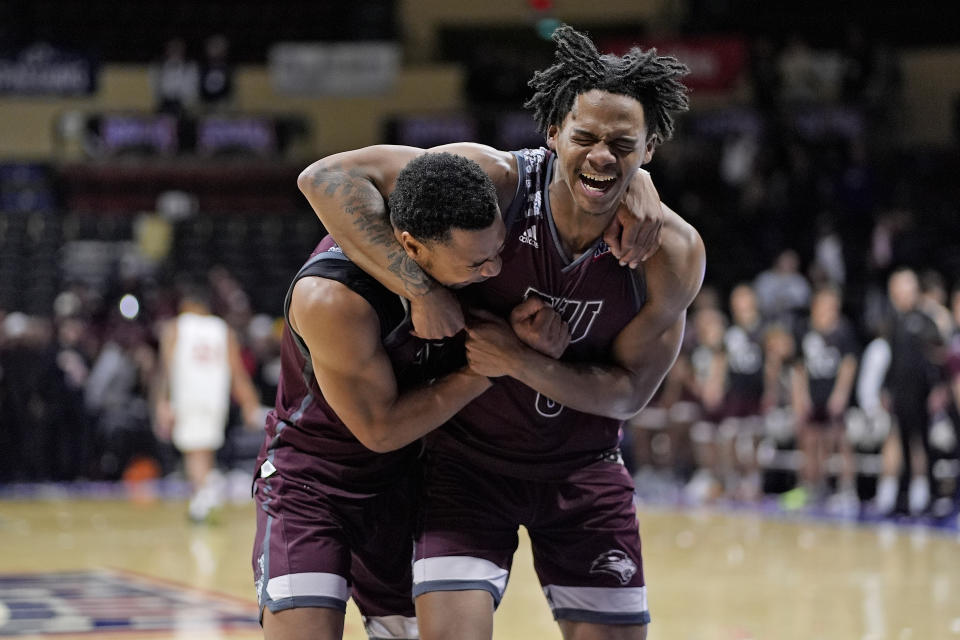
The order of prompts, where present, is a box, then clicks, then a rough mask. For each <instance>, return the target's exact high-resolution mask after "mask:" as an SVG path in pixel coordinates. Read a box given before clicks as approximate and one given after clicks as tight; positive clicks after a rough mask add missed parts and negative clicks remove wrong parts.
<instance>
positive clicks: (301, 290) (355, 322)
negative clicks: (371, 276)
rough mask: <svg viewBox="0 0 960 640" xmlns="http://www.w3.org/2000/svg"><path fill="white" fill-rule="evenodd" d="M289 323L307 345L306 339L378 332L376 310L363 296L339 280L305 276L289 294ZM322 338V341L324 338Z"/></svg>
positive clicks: (308, 341) (375, 333) (374, 333)
mask: <svg viewBox="0 0 960 640" xmlns="http://www.w3.org/2000/svg"><path fill="white" fill-rule="evenodd" d="M289 318H290V326H291V327H292V328H293V330H294V331H296V332H297V334H298V335H300V336H301V337H302V338H304V339H305V340H306V341H307V343H308V345H309V343H310V342H311V340H310V338H311V337H314V339H316V338H325V337H330V336H334V335H335V334H337V335H342V334H344V333H345V332H349V333H350V334H351V335H354V334H356V335H362V334H364V333H366V332H368V331H373V335H379V334H378V333H377V332H378V331H379V326H378V319H377V313H376V311H375V310H374V309H373V307H371V306H370V303H369V302H367V301H366V300H365V299H364V298H363V296H361V295H360V294H359V293H357V292H355V291H353V290H352V289H350V288H349V287H347V286H346V285H345V284H343V283H342V282H338V281H336V280H329V279H327V278H318V277H313V276H308V277H305V278H300V279H299V280H298V281H297V283H296V284H295V285H294V287H293V293H292V295H291V297H290V313H289ZM324 341H326V340H325V339H324Z"/></svg>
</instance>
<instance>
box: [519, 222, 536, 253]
mask: <svg viewBox="0 0 960 640" xmlns="http://www.w3.org/2000/svg"><path fill="white" fill-rule="evenodd" d="M520 242H523V243H524V244H528V245H530V246H531V247H533V248H534V249H539V248H540V243H539V242H537V228H536V227H535V226H534V227H527V230H526V231H524V232H523V233H521V234H520Z"/></svg>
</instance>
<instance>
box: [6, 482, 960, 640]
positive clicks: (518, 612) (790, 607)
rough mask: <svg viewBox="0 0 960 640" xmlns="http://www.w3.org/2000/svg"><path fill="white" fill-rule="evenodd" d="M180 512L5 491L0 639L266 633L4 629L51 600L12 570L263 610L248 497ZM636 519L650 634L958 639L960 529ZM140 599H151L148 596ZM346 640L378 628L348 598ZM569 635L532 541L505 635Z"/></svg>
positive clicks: (655, 637)
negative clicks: (190, 514)
mask: <svg viewBox="0 0 960 640" xmlns="http://www.w3.org/2000/svg"><path fill="white" fill-rule="evenodd" d="M184 511H185V505H184V504H183V502H180V501H150V500H146V501H144V500H140V501H128V500H115V499H110V500H78V499H60V500H57V499H53V500H49V499H48V500H42V501H20V500H13V501H0V637H7V636H10V637H17V638H48V637H55V638H58V639H59V640H73V639H76V640H93V639H97V640H99V639H107V638H110V639H116V638H141V637H142V638H153V639H168V638H169V639H171V640H172V639H174V638H175V639H177V640H181V639H194V638H196V639H200V638H203V639H207V640H213V639H219V638H224V639H226V638H231V639H232V638H259V637H261V636H260V633H259V630H258V628H257V627H256V626H254V625H250V624H249V622H247V623H246V624H239V625H237V624H227V625H224V626H223V627H222V628H218V626H217V623H216V622H214V623H210V622H207V623H205V626H203V625H201V626H200V627H199V628H198V627H197V625H196V624H195V623H196V621H195V620H193V623H191V618H190V617H189V616H187V617H186V618H185V620H186V622H185V624H184V625H183V628H182V629H179V628H178V629H170V628H167V629H159V630H156V631H152V630H151V631H147V630H129V629H127V630H124V628H123V627H122V626H121V627H118V628H117V629H114V630H101V631H91V632H85V633H79V634H77V633H57V634H56V635H47V634H45V633H41V634H30V635H23V634H22V633H21V634H19V635H16V636H12V635H11V634H10V633H9V632H5V631H4V629H5V628H7V629H9V625H10V624H11V623H12V622H13V621H15V619H16V618H17V617H18V616H20V617H22V616H23V615H27V614H24V613H22V612H21V613H19V614H18V613H17V611H18V610H17V609H14V610H12V611H11V607H9V606H5V605H4V604H3V602H4V596H3V594H4V593H6V596H7V598H8V600H9V598H10V594H11V592H13V593H14V594H15V595H18V594H19V595H23V596H25V597H26V596H30V597H35V598H40V599H42V598H43V597H44V595H43V594H44V592H43V591H42V590H37V589H34V588H33V587H29V586H26V587H23V588H22V589H21V591H20V592H17V591H16V589H17V588H18V587H17V586H16V584H17V583H16V582H13V583H10V582H7V583H4V582H3V580H4V579H5V577H9V576H14V578H16V579H20V578H23V577H24V576H26V577H28V578H29V577H31V576H36V577H38V578H40V577H44V576H50V577H49V578H48V579H47V580H48V582H52V583H53V584H55V585H56V584H61V585H69V584H71V583H69V580H73V579H76V576H77V575H87V574H86V573H80V574H77V573H76V572H93V573H92V575H100V576H101V577H102V576H103V575H106V576H108V577H110V578H111V579H115V578H116V579H121V578H122V579H124V580H127V581H129V582H130V583H131V584H132V585H133V587H132V588H131V589H132V592H133V593H135V594H138V595H137V598H142V597H148V596H149V594H150V593H151V591H150V589H147V590H146V591H143V590H142V589H141V587H142V586H143V584H147V585H148V586H149V587H150V588H156V589H157V590H159V591H158V592H164V589H172V590H174V591H176V593H174V595H172V596H169V597H170V598H171V599H170V602H172V603H173V604H172V605H171V608H172V609H177V607H178V606H180V605H178V604H177V603H178V602H183V601H185V600H178V598H186V599H187V600H190V599H193V598H195V597H196V598H200V599H201V600H200V601H202V606H201V608H202V609H203V610H212V609H216V608H219V609H222V610H223V612H225V613H223V616H224V619H231V618H230V616H236V615H237V614H238V612H239V614H240V615H241V617H246V618H249V617H250V616H252V615H253V612H254V611H255V600H254V591H253V586H252V584H251V583H252V578H251V570H250V563H249V555H250V554H249V551H250V543H251V538H252V534H253V507H252V505H241V506H233V507H229V508H228V509H227V510H226V511H225V512H224V514H223V517H222V520H221V522H220V523H219V524H218V525H216V526H203V527H198V526H192V525H189V524H187V523H186V521H185V517H184ZM640 520H641V532H642V534H643V539H644V558H645V563H646V577H647V583H648V589H649V600H650V607H651V613H652V616H653V623H652V625H651V627H650V634H649V638H651V640H663V639H669V640H761V639H764V640H765V639H770V640H817V639H823V640H827V639H830V640H939V639H944V640H946V639H949V638H957V639H960V538H958V536H957V535H956V534H955V533H954V534H944V533H940V532H938V531H935V530H931V529H927V528H915V529H910V528H904V527H894V526H893V525H885V526H876V525H873V526H869V527H865V526H853V525H850V526H841V525H837V524H829V523H815V522H803V521H785V520H777V519H770V518H764V517H761V516H759V515H758V514H755V513H749V512H748V513H742V512H741V513H726V514H725V513H719V512H709V511H695V512H694V511H679V510H674V509H660V508H657V509H653V508H644V509H642V510H641V514H640ZM97 572H101V573H97ZM103 572H106V573H103ZM118 576H119V578H117V577H118ZM3 584H6V592H4V587H3ZM11 585H12V586H11ZM151 585H152V586H151ZM98 589H100V590H101V591H102V590H103V588H102V587H98ZM11 590H13V591H11ZM65 590H66V591H69V589H66V588H65ZM108 591H109V589H108ZM96 592H97V590H96V589H94V590H93V593H96ZM144 593H146V594H147V595H146V596H144ZM177 594H179V595H177ZM183 594H186V595H185V596H184V595H183ZM108 595H109V594H108ZM203 598H206V600H203ZM111 602H112V601H110V600H108V601H106V604H101V605H93V604H91V600H90V599H89V598H87V599H86V600H83V606H86V607H88V608H89V607H91V606H92V607H94V610H97V609H96V606H100V607H101V608H100V609H99V610H100V611H101V612H102V611H104V610H106V611H107V612H108V613H109V607H110V606H112V605H111V604H110V603H111ZM137 602H139V603H140V604H141V605H142V606H147V605H145V604H144V602H146V601H145V600H143V599H139V600H137ZM24 606H26V605H24ZM37 606H39V605H37ZM134 613H135V612H134ZM131 615H133V614H131ZM233 619H235V618H233ZM5 625H7V626H6V627H5ZM63 631H64V632H66V631H68V627H63ZM345 637H346V638H347V639H348V640H362V639H363V638H365V637H366V636H365V634H364V633H363V629H362V626H361V624H360V620H359V616H358V614H357V612H356V609H354V608H353V606H352V604H351V607H350V609H349V611H348V616H347V623H346V634H345ZM559 637H560V636H559V633H558V631H557V628H556V626H555V624H554V623H553V621H552V619H551V617H550V614H549V611H548V609H547V606H546V603H545V601H544V598H543V596H542V594H541V592H540V589H539V586H538V584H537V582H536V579H535V577H534V574H533V570H532V566H531V556H530V552H529V546H528V542H527V540H526V538H525V537H524V538H523V541H522V544H521V549H520V551H519V552H518V555H517V558H516V560H515V564H514V573H513V576H512V578H511V580H510V584H509V587H508V588H507V593H506V596H505V598H504V602H503V604H502V605H501V607H500V609H499V611H498V612H497V617H496V623H495V631H494V638H496V639H497V640H530V639H537V640H539V639H541V638H544V639H546V638H559Z"/></svg>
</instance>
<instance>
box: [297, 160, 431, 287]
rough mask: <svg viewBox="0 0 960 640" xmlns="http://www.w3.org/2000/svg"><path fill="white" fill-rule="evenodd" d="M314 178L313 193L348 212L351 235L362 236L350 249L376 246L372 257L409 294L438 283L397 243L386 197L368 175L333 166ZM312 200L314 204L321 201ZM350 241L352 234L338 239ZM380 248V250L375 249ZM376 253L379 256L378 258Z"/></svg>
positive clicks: (316, 173) (314, 174) (328, 204)
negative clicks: (360, 240) (352, 231)
mask: <svg viewBox="0 0 960 640" xmlns="http://www.w3.org/2000/svg"><path fill="white" fill-rule="evenodd" d="M312 178H313V179H312V184H311V186H312V191H313V193H314V194H315V195H316V196H319V198H320V199H322V200H329V202H328V203H324V204H325V205H326V206H330V207H335V208H336V209H339V210H340V211H342V212H343V213H344V214H346V218H347V219H348V220H349V221H350V224H351V226H352V228H353V230H354V235H353V236H352V237H354V238H356V237H359V238H362V243H350V244H351V245H352V247H351V248H354V249H357V250H360V251H363V250H364V249H365V248H367V249H374V253H373V254H368V256H369V257H370V259H371V260H374V261H375V262H377V263H379V264H380V265H381V268H386V270H387V271H389V272H390V273H391V274H392V275H393V276H394V277H395V278H397V279H398V280H399V283H400V285H401V286H402V289H403V293H404V294H405V295H407V296H410V297H413V296H420V295H423V294H425V293H427V292H428V291H430V290H431V289H432V288H433V287H435V286H436V283H435V282H434V281H433V279H431V278H430V277H429V276H428V275H427V274H426V273H424V272H423V270H422V269H420V266H419V265H418V264H417V263H416V262H414V261H413V260H412V259H411V258H410V257H409V256H407V254H406V252H405V251H403V249H401V248H400V246H399V245H398V243H397V239H396V237H395V236H394V232H393V226H392V225H391V224H390V219H389V215H388V213H387V207H386V203H385V202H384V198H383V196H382V195H381V194H380V192H379V191H378V190H377V187H376V186H375V185H374V184H373V183H372V182H371V181H370V179H369V178H368V177H367V176H366V175H365V174H363V173H362V172H361V171H358V170H356V169H344V168H343V167H342V166H341V165H332V166H329V167H326V168H324V169H323V170H321V171H316V172H314V173H313V176H312ZM311 202H312V204H314V206H315V207H316V206H317V204H319V203H316V202H313V201H312V200H311ZM326 206H324V208H326ZM345 235H346V234H345ZM348 240H349V237H339V238H338V241H348ZM377 247H379V250H378V249H375V248H377ZM345 248H348V247H345ZM384 250H386V252H385V253H384ZM377 255H379V256H380V259H379V260H378V259H377V258H376V256H377Z"/></svg>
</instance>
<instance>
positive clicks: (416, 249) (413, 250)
mask: <svg viewBox="0 0 960 640" xmlns="http://www.w3.org/2000/svg"><path fill="white" fill-rule="evenodd" d="M397 240H398V241H399V242H400V246H401V247H403V250H404V251H406V252H407V255H408V256H410V257H411V258H413V259H414V260H416V259H417V257H418V256H419V255H420V254H421V253H422V252H423V249H424V247H423V243H422V242H420V241H419V240H417V239H416V238H414V237H413V236H412V235H410V232H409V231H400V232H399V233H398V234H397Z"/></svg>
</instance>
